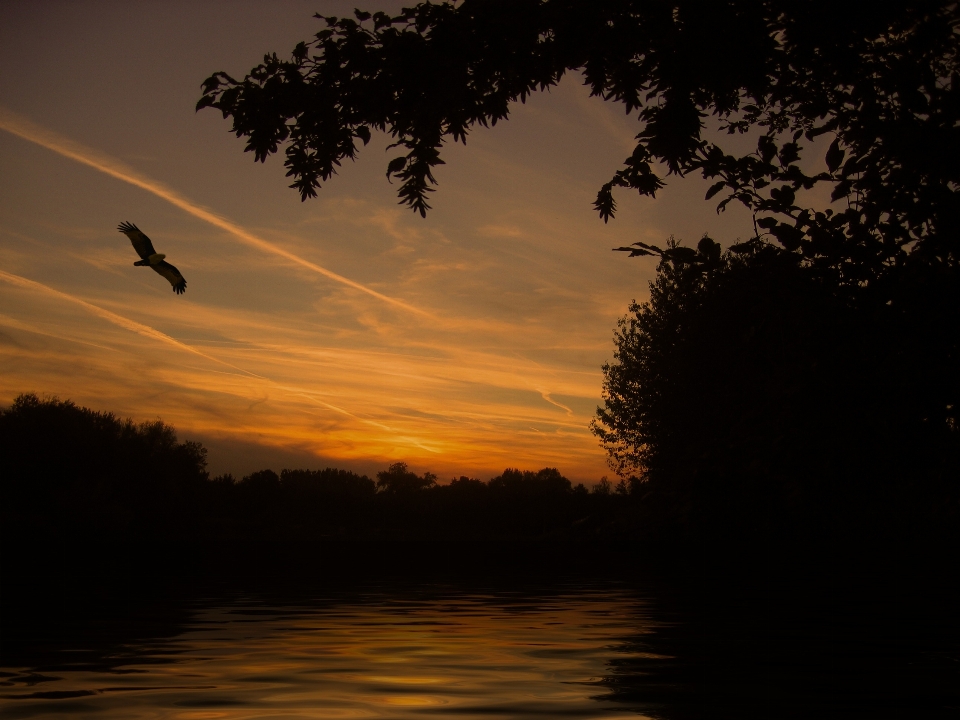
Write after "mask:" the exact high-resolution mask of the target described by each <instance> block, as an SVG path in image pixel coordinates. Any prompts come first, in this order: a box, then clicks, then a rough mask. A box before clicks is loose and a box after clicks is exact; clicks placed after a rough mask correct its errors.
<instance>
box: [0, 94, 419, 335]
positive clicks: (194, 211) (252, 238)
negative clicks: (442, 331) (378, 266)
mask: <svg viewBox="0 0 960 720" xmlns="http://www.w3.org/2000/svg"><path fill="white" fill-rule="evenodd" d="M0 129H3V130H6V131H7V132H9V133H11V134H13V135H16V136H17V137H20V138H23V139H24V140H28V141H30V142H32V143H35V144H37V145H39V146H40V147H44V148H46V149H47V150H52V151H53V152H55V153H57V154H59V155H62V156H64V157H66V158H70V159H71V160H75V161H77V162H79V163H82V164H84V165H87V166H89V167H92V168H94V169H95V170H99V171H100V172H102V173H105V174H107V175H109V176H111V177H113V178H116V179H117V180H122V181H123V182H126V183H130V184H131V185H134V186H136V187H138V188H140V189H142V190H146V191H147V192H149V193H151V194H153V195H156V196H157V197H159V198H161V199H163V200H166V201H167V202H168V203H170V204H171V205H175V206H176V207H178V208H180V209H181V210H183V211H184V212H186V213H189V214H190V215H193V216H194V217H195V218H198V219H200V220H203V221H204V222H208V223H210V224H211V225H213V226H215V227H218V228H220V229H221V230H225V231H227V232H228V233H230V234H231V235H233V236H234V237H236V238H238V239H240V240H242V241H243V242H244V243H246V244H247V245H250V246H251V247H255V248H257V249H258V250H261V251H263V252H268V253H273V254H274V255H279V256H280V257H282V258H285V259H286V260H289V261H291V262H293V263H296V264H297V265H300V266H302V267H305V268H307V269H308V270H312V271H313V272H315V273H318V274H320V275H323V276H324V277H326V278H329V279H330V280H334V281H335V282H338V283H340V284H342V285H346V286H347V287H351V288H353V289H354V290H359V291H360V292H364V293H366V294H367V295H371V296H373V297H375V298H377V299H378V300H382V301H383V302H386V303H390V304H391V305H395V306H397V307H400V308H403V309H404V310H407V311H409V312H412V313H416V314H418V315H424V316H427V317H431V316H430V313H428V312H426V311H424V310H421V309H420V308H416V307H414V306H413V305H408V304H407V303H405V302H403V301H402V300H397V299H396V298H392V297H389V296H388V295H383V294H382V293H378V292H377V291H376V290H371V289H370V288H368V287H367V286H365V285H361V284H360V283H358V282H356V281H354V280H351V279H350V278H346V277H344V276H343V275H338V274H337V273H335V272H333V271H332V270H327V269H326V268H325V267H321V266H320V265H317V264H316V263H312V262H310V261H309V260H305V259H304V258H302V257H300V256H299V255H295V254H293V253H292V252H290V251H289V250H284V249H283V248H282V247H279V246H277V245H274V244H273V243H270V242H267V241H266V240H263V239H262V238H259V237H257V236H256V235H254V234H253V233H251V232H249V231H247V230H244V229H243V228H242V227H240V226H239V225H237V224H236V223H232V222H230V221H229V220H227V219H226V218H224V217H222V216H220V215H217V214H216V213H213V212H211V211H209V210H207V209H205V208H203V207H200V206H199V205H195V204H194V203H192V202H190V201H189V200H187V199H186V198H184V197H183V196H182V195H180V194H179V193H178V192H176V191H175V190H172V189H170V188H168V187H166V186H165V185H163V184H162V183H159V182H157V181H156V180H151V179H149V178H145V177H144V176H142V175H140V174H139V173H138V172H137V171H135V170H133V169H132V168H130V167H128V166H127V165H125V164H123V163H122V162H120V161H119V160H116V159H114V158H111V157H109V156H107V155H104V154H103V153H99V152H97V151H95V150H92V149H90V148H87V147H84V146H83V145H81V144H79V143H77V142H74V141H73V140H70V139H68V138H64V137H62V136H60V135H58V134H56V133H54V132H52V131H50V130H47V129H46V128H43V127H40V126H39V125H36V124H35V123H33V122H31V121H30V120H27V119H26V118H23V117H20V116H19V115H16V114H15V113H12V112H10V111H9V110H7V109H6V108H3V107H0Z"/></svg>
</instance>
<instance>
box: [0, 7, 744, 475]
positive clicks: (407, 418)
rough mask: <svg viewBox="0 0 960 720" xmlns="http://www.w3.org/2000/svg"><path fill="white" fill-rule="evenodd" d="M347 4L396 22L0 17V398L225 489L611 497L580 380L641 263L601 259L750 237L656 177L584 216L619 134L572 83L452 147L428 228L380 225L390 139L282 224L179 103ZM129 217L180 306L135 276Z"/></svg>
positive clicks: (229, 145)
mask: <svg viewBox="0 0 960 720" xmlns="http://www.w3.org/2000/svg"><path fill="white" fill-rule="evenodd" d="M357 4H359V5H361V6H362V7H366V8H367V9H370V10H376V9H381V8H382V9H386V10H388V11H390V10H395V9H397V7H399V5H400V4H401V3H393V4H390V3H380V4H376V3H368V4H367V5H365V6H364V5H363V3H362V2H360V1H359V0H351V2H347V3H343V2H322V1H315V2H311V3H306V2H300V1H294V0H288V1H287V2H271V3H258V2H247V3H244V2H229V3H213V2H210V3H187V2H182V3H178V2H152V3H150V2H143V3H136V4H132V3H121V2H109V3H108V2H36V1H34V2H14V1H9V0H8V2H5V3H3V4H0V402H2V403H3V404H8V403H9V402H10V401H11V400H12V399H13V398H14V397H15V396H16V395H17V394H19V393H21V392H37V393H39V394H46V395H58V396H60V397H61V398H70V399H73V400H74V401H75V402H77V403H80V404H83V405H87V406H90V407H93V408H96V409H105V410H112V411H115V412H117V413H119V414H121V415H123V416H130V417H133V418H134V419H135V420H151V419H154V418H156V417H161V418H163V419H164V420H165V421H167V422H169V423H171V424H173V425H174V426H175V427H176V428H177V429H178V431H179V435H180V437H181V439H193V440H199V441H201V442H203V443H204V444H205V445H206V446H207V447H208V448H209V450H210V466H211V470H212V471H214V472H217V473H219V472H224V471H232V472H233V473H235V474H238V475H239V474H245V473H249V472H251V471H252V470H255V469H259V468H262V467H273V468H274V469H276V470H279V469H281V468H282V467H323V466H327V465H333V466H339V467H349V468H352V469H357V470H361V471H365V472H368V473H370V472H375V471H376V470H378V469H382V468H383V467H385V466H386V465H387V464H388V463H390V462H395V461H397V460H404V461H406V462H408V463H409V464H410V465H411V467H413V468H414V469H415V470H417V471H423V470H431V471H433V472H435V473H437V474H438V475H440V477H441V478H446V477H450V476H452V475H460V474H466V475H471V476H477V477H482V478H487V477H490V476H492V475H494V474H497V473H499V472H500V471H502V470H503V468H504V467H507V466H510V467H515V466H519V467H521V468H526V469H538V468H541V467H544V466H556V467H558V468H559V469H560V470H561V472H563V473H564V474H565V475H567V476H568V477H570V478H571V479H573V480H576V481H579V480H582V481H585V482H587V483H590V482H595V481H596V480H597V479H598V478H599V477H600V476H601V475H603V474H609V470H608V469H607V468H606V463H605V456H604V453H603V451H602V450H601V449H600V447H599V445H598V444H597V442H596V439H595V438H594V437H593V436H592V435H591V434H590V433H589V430H588V425H589V422H590V419H591V417H592V416H593V413H594V410H595V408H596V406H597V404H598V403H599V401H600V387H601V381H602V374H601V370H600V367H601V365H602V363H603V362H604V361H607V360H609V359H611V357H612V353H613V343H612V336H613V328H614V327H615V325H616V320H617V318H618V317H619V316H621V315H622V314H623V313H624V312H625V311H626V308H627V305H628V303H629V302H630V300H631V299H633V298H637V299H644V298H645V297H646V296H647V282H648V281H649V280H650V279H651V278H652V276H653V270H654V267H655V263H654V261H653V260H652V259H649V258H644V259H634V260H628V259H627V258H626V257H625V256H624V255H622V254H620V253H613V252H611V248H612V247H615V246H618V245H623V244H627V243H631V242H634V241H636V240H645V241H648V242H658V243H659V242H662V241H663V240H664V239H665V238H666V237H667V236H668V235H670V234H675V235H676V236H677V237H680V238H684V239H686V240H687V241H688V242H695V241H696V240H697V239H698V238H699V237H700V236H701V235H702V234H703V233H704V232H710V234H711V235H712V236H714V237H716V238H717V239H720V240H721V241H723V242H724V243H725V244H727V243H729V242H732V241H734V240H736V239H737V238H738V237H744V238H745V237H747V236H748V235H749V234H750V228H751V225H750V220H749V216H748V215H747V213H746V212H745V211H743V210H741V209H740V208H733V207H731V209H730V210H729V211H728V212H726V213H724V214H723V215H720V216H718V215H716V214H715V212H714V209H713V204H712V203H707V202H704V201H703V194H704V192H705V190H706V187H708V184H707V183H706V182H704V181H701V180H699V179H685V180H683V181H682V182H677V181H676V180H674V179H671V180H672V182H671V183H670V184H669V186H668V188H667V189H666V191H664V192H663V194H662V196H661V197H658V199H657V200H656V201H653V200H649V199H641V198H639V197H637V196H634V195H630V194H628V193H621V194H620V195H619V196H618V201H619V205H620V212H619V215H618V218H617V219H616V220H614V221H612V222H611V223H610V224H608V225H604V224H603V222H601V221H600V220H599V219H598V218H597V216H596V214H595V213H594V211H593V209H592V207H591V202H592V200H593V199H594V197H595V195H596V191H597V189H598V188H599V186H600V185H601V184H602V183H603V182H604V181H606V180H607V179H609V176H610V175H612V173H613V172H614V170H616V168H617V167H618V166H619V163H620V162H621V161H622V160H623V158H624V157H626V156H627V155H628V154H629V153H630V151H631V150H632V145H633V143H632V139H633V136H634V135H635V134H636V133H637V131H638V126H637V123H636V120H635V118H631V117H627V116H625V115H624V113H623V110H622V108H621V107H620V106H615V105H611V104H608V103H603V102H602V101H600V100H598V99H596V98H589V97H588V94H587V91H586V90H585V89H584V88H583V87H582V85H581V84H580V81H579V79H578V78H577V77H575V76H571V77H569V78H568V79H567V80H566V81H565V82H564V83H562V84H561V86H560V87H559V88H556V89H555V90H554V91H553V92H552V93H549V94H546V93H541V94H540V95H537V96H535V97H534V98H533V99H532V100H531V101H530V102H528V103H527V104H526V105H521V106H517V107H515V109H514V111H513V114H512V116H511V119H510V121H509V122H507V123H503V124H501V125H498V126H497V127H496V128H493V129H489V130H483V129H479V130H478V131H477V132H475V133H474V134H473V135H471V136H470V138H469V140H468V143H469V144H468V145H467V146H466V147H463V146H455V147H448V148H447V150H446V153H445V160H446V161H447V165H445V166H443V167H441V168H440V171H439V173H437V175H438V179H439V181H440V187H439V190H438V191H437V192H436V193H435V194H434V195H433V198H432V201H431V202H432V204H433V206H434V210H433V212H432V213H430V214H429V215H428V217H427V218H426V219H425V220H424V219H422V218H420V217H419V215H415V214H413V213H412V212H410V211H408V210H406V209H404V208H401V207H399V206H398V205H397V202H396V196H395V191H396V186H395V185H390V184H388V183H387V181H386V179H385V178H384V172H385V169H386V162H387V160H388V159H389V157H392V156H388V155H386V154H385V152H384V150H385V146H386V144H387V141H386V140H385V138H382V137H380V138H375V139H374V141H373V142H372V143H371V145H370V146H368V147H367V148H365V149H364V150H363V151H362V152H361V155H360V160H359V161H358V162H357V163H355V164H352V165H350V166H347V167H344V168H343V171H342V173H341V175H340V176H339V177H337V178H334V179H333V180H332V181H331V182H330V183H328V184H327V185H326V186H325V187H324V188H323V189H322V190H321V191H320V196H319V198H318V199H316V200H312V201H308V202H306V203H301V202H300V200H299V196H298V194H297V193H296V192H295V191H293V190H290V189H288V188H287V185H288V184H289V180H287V179H286V178H285V177H284V170H283V167H282V163H281V162H280V160H279V159H278V158H272V159H271V160H269V161H268V162H267V163H266V165H258V164H254V163H253V162H252V158H251V156H250V155H249V154H245V153H243V145H242V143H241V141H239V140H237V139H236V138H235V137H233V136H232V135H231V134H230V133H229V132H228V124H227V123H226V122H225V121H224V120H223V119H222V118H221V117H220V116H219V114H218V113H217V112H216V111H212V110H207V111H204V112H202V113H200V114H195V113H194V111H193V106H194V104H195V102H196V100H197V99H198V97H199V94H200V83H201V82H202V81H203V80H204V79H205V78H206V77H207V76H208V75H209V74H210V73H211V72H213V71H215V70H225V71H227V72H229V73H230V74H232V75H233V76H234V77H236V76H242V75H243V74H244V73H245V72H246V71H248V70H249V69H250V68H251V67H252V66H253V65H254V64H255V63H256V62H258V60H259V59H260V57H261V56H262V55H263V53H264V52H267V51H277V52H280V53H286V52H288V51H289V50H290V49H291V48H292V47H293V46H294V45H295V44H296V42H298V41H299V40H302V39H306V38H308V37H309V36H310V35H311V34H312V33H313V32H316V30H317V29H319V25H318V21H316V20H313V19H311V15H312V13H313V12H317V11H319V12H322V13H324V14H339V15H344V14H347V13H348V12H349V11H350V9H351V8H352V7H353V6H354V5H357ZM122 220H129V221H131V222H133V223H136V224H137V225H138V226H139V227H140V228H141V229H142V230H143V231H144V232H146V233H147V234H148V235H149V236H150V237H151V238H152V240H153V241H154V245H155V246H156V248H157V250H158V251H159V252H163V253H166V254H167V259H168V261H170V262H172V263H173V264H174V265H176V266H177V267H178V268H179V269H180V271H181V272H182V273H183V274H184V276H185V277H186V278H187V283H188V288H187V292H186V294H185V295H182V296H176V295H174V294H173V293H172V292H171V291H170V287H169V285H168V284H167V283H166V281H165V280H163V279H162V278H161V277H160V276H159V275H156V274H155V273H153V272H151V271H149V270H147V269H145V268H136V267H133V261H134V260H136V259H137V257H136V255H135V254H134V251H133V249H132V247H131V246H130V243H129V242H128V241H127V239H126V238H125V237H124V236H123V235H121V234H119V233H118V232H117V231H116V226H117V224H118V223H119V222H120V221H122Z"/></svg>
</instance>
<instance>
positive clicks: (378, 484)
mask: <svg viewBox="0 0 960 720" xmlns="http://www.w3.org/2000/svg"><path fill="white" fill-rule="evenodd" d="M0 462H2V468H3V473H2V476H3V481H2V488H0V493H2V495H0V521H2V527H3V543H4V548H5V549H6V550H7V551H13V552H14V553H15V552H19V551H29V550H30V548H33V547H39V546H42V547H45V548H48V547H57V546H60V547H69V546H71V545H76V544H77V543H81V544H85V543H88V542H89V543H95V544H104V545H105V546H112V545H116V544H118V543H126V542H137V541H142V542H151V543H152V542H156V541H160V542H173V543H176V544H178V545H186V546H191V545H203V544H204V543H227V544H230V543H239V544H247V543H251V542H253V543H256V542H264V543H281V544H290V545H291V546H299V547H301V548H302V547H303V543H310V542H319V541H324V540H334V541H338V540H360V541H378V540H384V541H387V540H389V541H395V540H437V541H457V540H504V541H510V540H550V539H568V538H569V539H572V538H578V537H585V538H586V537H592V538H596V537H606V538H609V539H611V540H612V539H614V538H616V537H621V536H624V534H625V533H627V532H628V530H629V527H630V526H631V522H630V521H629V519H628V515H629V513H630V510H631V507H632V502H631V499H636V498H635V496H636V493H633V494H631V487H634V486H632V485H630V484H629V483H628V482H626V481H621V482H619V483H617V484H614V483H611V482H610V481H608V480H606V479H603V480H601V482H599V483H597V485H596V486H594V487H592V488H590V489H588V488H586V487H585V486H584V485H582V484H578V485H576V486H574V485H573V484H572V483H571V482H570V481H569V480H568V479H567V478H565V477H564V476H563V475H561V474H560V472H559V471H558V470H556V469H554V468H544V469H542V470H539V471H536V472H533V471H529V470H525V471H522V470H517V469H507V470H504V472H503V473H502V474H500V475H498V476H497V477H494V478H492V479H490V480H489V481H486V482H484V481H482V480H478V479H473V478H467V477H459V478H454V479H452V480H450V481H448V482H444V483H441V482H438V478H437V477H436V476H435V475H433V474H431V473H429V472H428V473H424V474H423V475H417V474H416V473H414V472H412V471H410V470H409V469H408V467H407V466H406V464H404V463H395V464H393V465H391V466H389V467H388V468H387V469H385V470H383V471H381V472H379V473H377V476H376V478H370V477H367V476H366V475H359V474H357V473H354V472H350V471H347V470H338V469H333V468H327V469H324V470H305V469H284V470H281V472H280V473H279V474H278V473H277V472H275V471H273V470H269V469H266V470H261V471H258V472H254V473H252V474H250V475H248V476H246V477H243V478H234V477H232V476H231V475H220V476H216V477H211V476H210V475H209V473H208V472H207V470H206V450H205V449H204V448H203V447H202V446H200V445H199V444H197V443H192V442H179V441H178V439H177V435H176V433H175V431H174V429H173V428H172V427H170V426H169V425H166V424H165V423H163V422H162V421H159V420H158V421H155V422H148V423H141V424H136V423H134V422H132V421H131V420H122V419H120V418H119V417H117V416H115V415H113V414H112V413H109V412H98V411H94V410H90V409H88V408H83V407H78V406H77V405H75V404H74V403H72V402H70V401H61V400H59V399H55V398H54V399H40V398H38V397H37V396H36V395H21V396H20V397H18V398H17V399H16V400H15V401H14V403H13V404H12V406H11V407H10V408H8V409H6V410H4V411H2V413H0Z"/></svg>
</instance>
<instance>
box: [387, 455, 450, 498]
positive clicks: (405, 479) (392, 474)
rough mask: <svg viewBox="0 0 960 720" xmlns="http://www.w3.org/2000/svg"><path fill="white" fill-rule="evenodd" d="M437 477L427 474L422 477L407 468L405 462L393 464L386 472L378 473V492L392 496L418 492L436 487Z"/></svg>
mask: <svg viewBox="0 0 960 720" xmlns="http://www.w3.org/2000/svg"><path fill="white" fill-rule="evenodd" d="M436 484H437V476H436V475H434V474H433V473H430V472H427V473H424V474H423V475H422V476H421V475H417V474H416V473H415V472H412V471H410V470H409V469H408V468H407V464H406V463H404V462H396V463H393V464H392V465H391V466H390V467H388V468H387V469H386V470H381V471H380V472H378V473H377V490H378V491H380V492H383V493H388V494H390V495H399V494H404V493H411V492H416V491H417V490H425V489H427V488H430V487H434V486H435V485H436Z"/></svg>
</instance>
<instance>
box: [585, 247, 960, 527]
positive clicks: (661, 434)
mask: <svg viewBox="0 0 960 720" xmlns="http://www.w3.org/2000/svg"><path fill="white" fill-rule="evenodd" d="M908 282H909V281H905V286H904V287H903V288H902V289H901V292H899V293H898V295H899V297H902V298H903V300H902V301H898V302H896V303H874V304H863V303H857V302H854V301H853V298H854V296H855V293H852V292H849V291H847V290H846V289H845V288H843V287H842V286H841V287H838V286H837V285H836V284H835V283H834V282H833V280H832V278H830V277H829V276H826V277H825V276H824V273H821V272H819V271H818V270H817V269H816V268H815V267H811V266H809V265H806V264H804V263H803V262H801V261H800V260H799V259H798V257H797V256H796V255H795V254H792V253H789V252H786V251H783V250H781V249H779V248H776V247H774V246H771V245H768V244H766V243H763V242H762V241H760V240H754V241H751V242H749V243H744V244H741V245H737V246H734V247H733V248H732V249H731V251H729V252H726V253H721V252H720V248H719V246H718V245H717V244H716V243H714V242H713V241H712V240H710V239H709V238H704V240H702V241H701V242H700V246H699V249H698V250H692V249H689V248H683V247H681V246H679V245H678V244H676V243H674V242H671V243H670V244H669V245H668V247H667V249H666V250H665V251H664V252H663V259H662V261H661V264H660V267H659V272H658V275H657V279H656V282H655V283H653V284H651V299H650V302H649V303H647V304H644V305H636V304H634V305H633V306H632V307H631V310H630V314H628V315H627V316H626V317H624V318H623V319H622V320H621V321H620V327H619V330H618V332H617V334H616V346H617V350H616V359H615V362H614V363H612V364H610V365H607V366H605V367H604V373H605V383H604V401H605V405H604V407H603V408H601V409H599V410H598V414H597V419H596V421H595V423H594V431H595V432H596V434H597V435H598V436H599V437H600V438H601V440H602V442H603V444H604V445H605V447H606V448H607V450H608V452H609V453H610V457H611V461H612V463H613V464H614V466H615V467H616V468H617V469H618V470H619V471H620V472H621V473H623V474H628V473H637V474H640V475H641V476H642V477H643V478H644V479H645V480H646V481H647V482H646V484H645V485H644V490H643V492H644V494H645V495H646V497H647V500H646V503H647V505H648V512H649V513H650V518H649V520H650V522H652V523H659V524H661V525H663V524H669V525H672V526H673V529H677V528H687V530H692V529H694V528H696V529H697V532H701V533H704V534H706V535H707V536H710V535H721V536H722V535H729V534H730V533H736V532H743V533H748V534H750V533H762V534H766V535H769V534H771V533H791V534H796V535H798V536H803V535H804V534H807V535H809V534H810V533H817V532H821V531H828V532H841V531H842V532H849V533H852V534H856V533H871V534H876V533H882V534H887V535H894V536H895V535H902V536H903V535H906V536H910V535H913V534H915V533H916V532H920V531H934V530H935V531H944V530H946V529H948V528H950V527H951V526H955V525H956V523H957V521H958V520H960V431H958V428H957V410H956V408H957V402H958V400H960V375H958V373H957V368H958V354H960V317H958V315H960V283H957V282H956V281H955V279H954V278H953V277H952V276H949V275H948V276H946V277H939V278H938V277H930V276H926V277H925V282H918V281H914V282H913V283H909V284H907V283H908Z"/></svg>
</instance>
